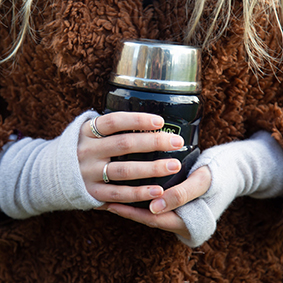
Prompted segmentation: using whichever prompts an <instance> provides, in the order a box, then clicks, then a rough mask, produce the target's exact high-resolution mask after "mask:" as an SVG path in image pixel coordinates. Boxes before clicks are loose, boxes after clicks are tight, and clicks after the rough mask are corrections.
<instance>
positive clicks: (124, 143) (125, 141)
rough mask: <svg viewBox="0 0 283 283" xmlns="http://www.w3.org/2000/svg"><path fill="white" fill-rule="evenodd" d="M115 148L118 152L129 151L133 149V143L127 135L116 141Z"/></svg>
mask: <svg viewBox="0 0 283 283" xmlns="http://www.w3.org/2000/svg"><path fill="white" fill-rule="evenodd" d="M117 147H118V148H119V149H120V150H130V149H131V148H132V147H133V141H132V139H131V138H130V136H129V135H126V134H125V135H121V136H119V138H118V139H117Z"/></svg>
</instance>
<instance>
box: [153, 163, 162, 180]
mask: <svg viewBox="0 0 283 283" xmlns="http://www.w3.org/2000/svg"><path fill="white" fill-rule="evenodd" d="M161 163H162V160H157V161H154V162H153V164H152V167H151V170H150V174H151V177H158V176H160V175H161V168H162V166H161Z"/></svg>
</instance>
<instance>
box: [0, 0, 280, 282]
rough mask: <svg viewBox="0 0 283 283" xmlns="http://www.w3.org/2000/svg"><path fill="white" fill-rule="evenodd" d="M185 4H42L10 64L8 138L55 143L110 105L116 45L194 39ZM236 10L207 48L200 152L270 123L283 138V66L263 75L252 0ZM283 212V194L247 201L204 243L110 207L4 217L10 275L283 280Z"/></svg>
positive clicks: (4, 97) (0, 271) (3, 270)
mask: <svg viewBox="0 0 283 283" xmlns="http://www.w3.org/2000/svg"><path fill="white" fill-rule="evenodd" d="M8 2H9V1H4V4H3V5H2V6H1V10H0V14H1V16H2V15H5V16H4V17H3V18H1V23H2V24H1V25H0V42H1V44H0V54H2V55H3V56H4V55H5V54H6V52H7V51H8V50H9V47H11V42H12V41H13V38H14V37H13V34H14V33H13V32H11V23H10V21H11V12H10V8H11V7H10V3H8ZM185 2H186V1H183V0H177V1H167V0H160V1H158V2H154V4H153V5H150V6H147V7H146V8H144V7H143V5H142V1H140V0H103V1H98V0H54V1H50V2H46V1H43V0H39V1H35V4H36V7H34V9H33V15H32V21H31V23H32V25H33V27H34V30H35V31H34V38H32V37H31V36H28V37H27V39H26V41H25V42H24V44H23V47H22V50H20V52H19V53H18V56H17V57H16V60H15V63H14V64H13V65H12V64H11V62H10V63H7V64H4V65H2V67H1V69H0V111H1V112H0V113H1V116H0V146H3V144H5V143H6V142H7V141H8V137H9V135H10V134H11V133H12V132H13V131H14V130H19V131H21V133H23V134H24V135H25V136H30V137H33V138H39V137H41V138H45V139H52V138H54V137H56V136H58V135H60V133H61V132H62V131H63V130H64V129H65V127H66V126H67V125H68V123H70V122H71V121H72V120H73V119H74V118H75V117H76V116H77V115H79V114H80V113H82V112H83V111H85V110H87V109H90V108H94V109H97V110H98V111H101V110H102V109H103V97H104V96H105V93H106V92H107V80H108V77H109V73H110V71H111V68H112V60H113V52H114V51H115V46H116V45H117V44H118V43H119V41H120V40H121V39H123V38H151V39H161V40H169V41H177V42H183V38H184V30H185V26H186V23H187V18H186V10H185V8H184V7H185ZM211 3H212V5H211V6H213V1H212V2H211ZM210 9H211V7H207V8H206V11H205V14H204V18H205V17H208V16H209V15H210V13H211V10H210ZM233 9H234V10H233V11H234V16H233V18H232V19H231V23H230V26H229V27H228V29H227V31H226V33H225V34H224V35H223V36H222V37H221V38H220V39H219V40H218V41H217V42H216V43H215V44H213V46H212V47H211V48H210V50H209V51H206V52H204V53H203V75H202V82H203V96H204V98H205V101H206V104H205V105H206V106H205V109H204V117H203V120H202V124H201V133H200V148H201V149H205V148H208V147H211V146H213V145H216V144H221V143H224V142H229V141H232V140H236V139H244V138H246V137H248V136H249V135H251V134H252V133H254V132H255V131H257V130H258V129H265V130H268V131H270V132H271V133H272V134H273V136H274V137H275V138H276V139H277V140H278V142H279V143H280V144H281V145H282V146H283V138H282V133H283V112H282V105H283V95H282V91H283V86H282V84H281V81H282V79H283V74H282V70H283V67H282V65H280V64H277V65H276V63H275V67H276V68H273V70H271V68H270V66H269V65H268V64H266V65H265V72H266V74H264V75H262V76H258V77H256V76H255V74H254V72H253V71H252V70H251V69H250V68H249V64H248V62H247V60H246V59H247V57H246V53H245V49H244V46H243V42H242V36H243V27H242V7H241V1H239V0H236V1H235V5H234V8H233ZM258 21H259V24H261V25H262V26H264V27H265V28H266V31H267V32H268V33H264V32H263V31H262V30H261V29H259V33H260V35H261V37H262V38H263V40H264V41H265V42H266V43H267V45H268V46H270V47H272V48H273V49H274V50H275V51H276V52H278V53H279V52H280V50H281V48H280V46H279V45H278V44H277V40H278V37H279V36H280V34H279V33H278V31H277V30H276V29H275V28H274V27H272V26H271V24H270V22H269V21H267V20H266V18H265V17H264V16H262V17H260V18H259V19H258ZM199 37H200V38H199V40H200V41H201V40H202V35H201V34H200V35H199ZM282 208H283V202H282V200H281V199H280V198H278V199H270V200H255V199H250V198H248V197H243V198H239V199H237V200H235V201H234V202H233V203H232V204H231V206H230V207H229V209H228V210H227V211H226V212H225V213H224V215H223V216H222V217H221V219H220V221H219V222H218V228H217V231H216V232H215V234H214V235H213V237H212V238H211V239H210V240H209V241H208V242H206V243H204V244H203V245H202V246H201V247H199V248H195V249H191V248H188V247H187V246H185V245H183V244H182V243H181V242H180V241H178V240H177V239H176V237H175V235H173V234H171V233H168V232H164V231H160V230H158V229H152V228H148V227H146V226H143V225H140V224H137V223H135V222H132V221H130V220H126V219H123V218H120V217H119V216H116V215H112V214H110V213H107V212H101V211H88V212H81V211H67V212H53V213H46V214H44V215H41V216H38V217H32V218H29V219H26V220H11V219H7V220H2V222H1V223H0V282H5V283H9V282H11V283H12V282H21V283H23V282H40V283H51V282H56V283H57V282H115V283H118V282H121V283H122V282H123V283H126V282H129V283H134V282H146V283H150V282H152V283H157V282H184V281H186V282H225V283H228V282H235V283H236V282H282V281H283V256H282V250H283V225H282V224H283V223H282V222H283V214H282Z"/></svg>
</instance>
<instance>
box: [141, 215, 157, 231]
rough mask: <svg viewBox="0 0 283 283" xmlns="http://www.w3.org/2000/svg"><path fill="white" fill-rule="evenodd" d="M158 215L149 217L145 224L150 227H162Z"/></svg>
mask: <svg viewBox="0 0 283 283" xmlns="http://www.w3.org/2000/svg"><path fill="white" fill-rule="evenodd" d="M157 220H158V219H157V217H156V215H152V217H151V218H150V219H148V220H147V221H146V222H145V223H144V224H145V225H146V226H148V227H150V228H160V226H159V224H158V221H157Z"/></svg>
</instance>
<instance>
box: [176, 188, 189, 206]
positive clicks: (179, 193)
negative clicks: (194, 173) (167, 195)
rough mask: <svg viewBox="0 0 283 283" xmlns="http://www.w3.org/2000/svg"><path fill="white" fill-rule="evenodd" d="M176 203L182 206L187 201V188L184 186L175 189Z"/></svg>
mask: <svg viewBox="0 0 283 283" xmlns="http://www.w3.org/2000/svg"><path fill="white" fill-rule="evenodd" d="M174 199H175V205H176V206H181V205H183V204H185V203H186V202H187V190H186V188H185V187H183V186H178V187H177V188H175V190H174Z"/></svg>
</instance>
